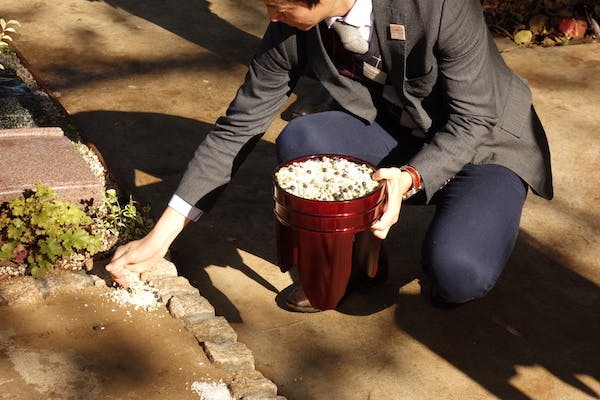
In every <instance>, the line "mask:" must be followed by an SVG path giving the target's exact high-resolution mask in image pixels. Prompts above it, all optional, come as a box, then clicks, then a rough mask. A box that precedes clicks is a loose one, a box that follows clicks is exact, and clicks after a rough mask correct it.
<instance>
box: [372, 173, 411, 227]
mask: <svg viewBox="0 0 600 400" xmlns="http://www.w3.org/2000/svg"><path fill="white" fill-rule="evenodd" d="M373 179H375V180H376V181H380V180H384V181H385V190H386V195H387V200H386V203H385V206H384V210H383V215H382V216H381V218H380V219H379V220H378V221H375V222H374V223H373V225H371V231H372V232H373V235H375V237H378V238H379V239H385V238H386V236H387V235H388V232H389V231H390V228H391V227H392V225H394V224H395V223H396V222H398V218H399V216H400V207H401V206H402V195H403V194H404V193H406V192H408V190H409V189H410V188H411V187H412V184H413V182H412V177H411V176H410V174H409V173H408V172H404V171H401V170H400V168H395V167H393V168H381V169H378V170H377V171H375V173H374V174H373Z"/></svg>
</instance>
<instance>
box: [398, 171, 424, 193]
mask: <svg viewBox="0 0 600 400" xmlns="http://www.w3.org/2000/svg"><path fill="white" fill-rule="evenodd" d="M400 171H403V172H406V173H407V174H409V175H410V177H411V180H412V185H411V187H410V188H409V189H408V190H407V191H406V193H404V194H403V195H402V200H406V199H408V198H409V197H411V196H412V195H414V194H415V193H417V192H418V191H419V190H421V189H423V180H422V179H421V174H419V171H417V170H416V169H415V168H413V167H411V166H410V165H404V166H402V167H400Z"/></svg>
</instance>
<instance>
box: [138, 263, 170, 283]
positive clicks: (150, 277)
mask: <svg viewBox="0 0 600 400" xmlns="http://www.w3.org/2000/svg"><path fill="white" fill-rule="evenodd" d="M175 276H177V267H176V266H175V264H173V263H172V262H170V261H168V260H165V259H164V258H163V259H162V260H161V261H159V262H158V263H157V264H156V265H155V266H154V267H153V268H152V269H151V270H150V271H147V272H143V273H142V274H141V279H142V280H143V281H146V282H150V283H153V282H156V281H158V280H161V279H164V278H169V277H175Z"/></svg>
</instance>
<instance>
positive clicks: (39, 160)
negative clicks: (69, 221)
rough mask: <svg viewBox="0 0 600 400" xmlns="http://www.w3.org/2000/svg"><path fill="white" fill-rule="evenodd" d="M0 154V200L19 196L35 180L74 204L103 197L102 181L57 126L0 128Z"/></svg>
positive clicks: (30, 187) (98, 199) (32, 186)
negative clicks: (82, 200) (0, 183)
mask: <svg viewBox="0 0 600 400" xmlns="http://www.w3.org/2000/svg"><path fill="white" fill-rule="evenodd" d="M0 154H2V157H0V182H2V185H1V186H0V202H4V201H10V200H12V199H14V198H15V197H18V196H20V195H21V194H22V193H23V190H25V189H33V188H35V185H36V184H37V183H41V184H43V185H46V186H48V187H51V188H53V189H54V190H55V191H56V193H57V195H58V197H59V198H60V199H62V200H67V201H71V202H73V203H75V204H79V201H80V200H81V199H90V198H94V199H96V200H97V201H100V200H101V199H102V198H103V195H104V185H103V183H102V182H101V181H100V179H99V178H97V177H96V176H95V175H94V173H93V172H92V170H91V168H90V167H89V165H88V163H87V162H86V161H85V160H84V158H83V157H82V156H81V154H80V153H79V151H78V150H77V149H76V148H75V146H74V145H73V143H72V142H71V141H70V140H69V139H67V138H66V137H65V136H64V135H63V131H62V130H61V129H60V128H29V129H4V130H0ZM58 154H60V157H57V155H58Z"/></svg>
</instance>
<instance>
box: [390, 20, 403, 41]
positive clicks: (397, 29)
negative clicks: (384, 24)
mask: <svg viewBox="0 0 600 400" xmlns="http://www.w3.org/2000/svg"><path fill="white" fill-rule="evenodd" d="M390 36H391V38H392V39H393V40H406V28H405V27H404V25H398V24H390Z"/></svg>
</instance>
